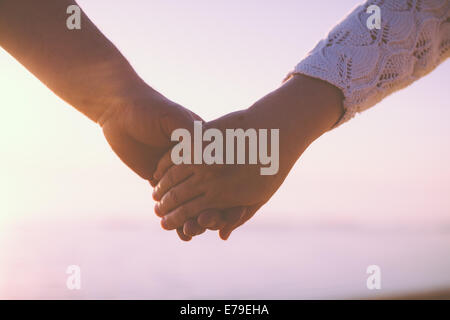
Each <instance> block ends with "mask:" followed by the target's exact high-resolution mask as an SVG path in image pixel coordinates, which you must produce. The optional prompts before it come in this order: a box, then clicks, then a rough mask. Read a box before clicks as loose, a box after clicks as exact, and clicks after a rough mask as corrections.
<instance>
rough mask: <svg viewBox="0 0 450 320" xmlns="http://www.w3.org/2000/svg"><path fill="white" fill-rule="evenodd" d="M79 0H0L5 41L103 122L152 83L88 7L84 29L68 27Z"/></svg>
mask: <svg viewBox="0 0 450 320" xmlns="http://www.w3.org/2000/svg"><path fill="white" fill-rule="evenodd" d="M74 4H76V2H75V1H73V0H40V1H35V0H20V1H17V0H3V1H0V46H2V47H3V48H4V49H5V50H6V51H8V52H9V53H10V54H11V55H12V56H14V57H15V58H16V59H17V60H18V61H19V62H20V63H21V64H22V65H24V66H25V67H26V68H27V69H28V70H29V71H30V72H32V73H33V74H34V75H35V76H36V77H37V78H39V80H41V81H42V82H43V83H44V84H45V85H47V86H48V87H49V88H50V89H51V90H52V91H53V92H54V93H56V94H57V95H58V96H59V97H61V98H62V99H64V100H65V101H67V102H68V103H69V104H71V105H72V106H74V107H75V108H76V109H78V110H79V111H81V112H82V113H84V114H85V115H86V116H88V117H89V118H90V119H92V120H94V121H98V120H99V118H100V116H101V115H102V114H103V113H104V111H105V110H107V109H108V107H109V106H111V105H117V104H120V103H121V101H120V100H121V99H122V98H123V97H124V96H125V95H131V94H132V93H134V92H135V91H136V90H146V91H147V92H148V91H149V90H150V88H149V87H148V86H146V85H145V83H144V82H143V81H142V80H141V79H140V78H139V77H138V75H137V74H136V72H134V70H133V68H132V67H131V65H130V64H129V63H128V61H127V60H126V59H125V58H124V57H123V56H122V54H121V53H120V52H119V51H118V50H117V48H116V47H115V46H114V44H112V43H111V41H109V40H108V39H107V38H106V37H105V36H104V35H103V34H102V33H101V32H100V30H98V29H97V27H96V26H95V25H94V24H93V23H92V22H91V21H90V20H89V18H88V17H87V16H86V15H85V14H84V13H83V12H82V17H81V22H82V24H81V29H80V30H69V29H68V28H67V26H66V19H67V18H68V17H69V14H67V12H66V11H67V8H68V7H69V6H70V5H74ZM154 93H155V95H156V92H154Z"/></svg>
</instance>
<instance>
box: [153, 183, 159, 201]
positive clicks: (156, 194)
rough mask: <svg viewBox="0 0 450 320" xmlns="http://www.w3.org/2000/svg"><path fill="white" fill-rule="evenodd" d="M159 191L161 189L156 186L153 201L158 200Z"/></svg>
mask: <svg viewBox="0 0 450 320" xmlns="http://www.w3.org/2000/svg"><path fill="white" fill-rule="evenodd" d="M158 191H159V188H158V186H156V187H155V189H153V193H152V197H153V200H158Z"/></svg>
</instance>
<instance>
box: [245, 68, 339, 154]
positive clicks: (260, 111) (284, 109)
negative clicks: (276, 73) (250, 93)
mask: <svg viewBox="0 0 450 320" xmlns="http://www.w3.org/2000/svg"><path fill="white" fill-rule="evenodd" d="M247 112H248V113H249V115H250V116H251V117H258V118H261V117H263V119H262V122H263V123H265V124H264V125H265V126H266V127H267V128H278V129H280V151H281V150H284V151H282V152H285V153H286V154H291V155H292V157H291V158H294V157H295V158H298V157H300V155H301V154H302V153H303V152H304V151H305V149H306V148H307V147H308V146H309V145H310V144H311V143H312V142H313V141H314V140H316V139H317V138H318V137H320V136H321V135H322V134H324V133H325V132H327V131H329V130H330V129H331V128H332V127H333V126H334V125H335V124H336V123H337V122H338V120H339V119H340V117H341V115H342V113H343V108H342V93H341V91H340V90H339V89H338V88H336V87H334V86H332V85H331V84H329V83H327V82H324V81H322V80H319V79H314V78H310V77H307V76H304V75H295V76H294V77H292V78H291V79H290V80H289V81H287V82H286V83H285V84H283V85H282V86H281V87H280V88H278V89H277V90H275V91H273V92H272V93H270V94H268V95H266V96H265V97H263V98H262V99H260V100H259V101H257V102H256V103H255V104H254V105H253V106H251V107H250V108H249V109H248V110H247ZM261 115H265V116H261Z"/></svg>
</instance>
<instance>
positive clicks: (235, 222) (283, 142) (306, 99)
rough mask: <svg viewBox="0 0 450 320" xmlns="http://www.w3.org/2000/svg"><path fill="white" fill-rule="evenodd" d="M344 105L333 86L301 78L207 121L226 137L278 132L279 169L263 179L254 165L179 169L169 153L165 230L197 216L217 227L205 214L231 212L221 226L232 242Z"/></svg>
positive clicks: (162, 194) (160, 206)
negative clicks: (237, 130)
mask: <svg viewBox="0 0 450 320" xmlns="http://www.w3.org/2000/svg"><path fill="white" fill-rule="evenodd" d="M341 101H342V96H341V93H340V91H339V90H338V89H337V88H335V87H333V86H332V85H330V84H328V83H325V82H323V81H320V80H317V79H312V78H309V77H304V76H296V77H294V79H291V80H290V81H288V82H287V83H286V84H285V85H283V86H282V87H280V88H279V89H277V90H275V91H274V92H272V93H271V94H269V95H267V96H265V97H264V98H262V99H261V100H259V101H258V102H256V103H255V104H254V105H253V106H252V107H250V108H249V109H247V110H244V111H240V112H235V113H232V114H230V115H227V116H225V117H222V118H219V119H217V120H215V121H212V122H210V123H207V124H206V127H207V128H215V129H218V130H219V131H220V132H222V133H223V136H225V131H226V129H227V128H230V129H234V128H240V129H244V131H245V130H247V129H257V130H258V129H267V130H270V129H279V137H280V140H279V151H280V156H279V170H278V172H277V173H276V174H274V175H261V172H260V166H258V165H254V164H253V165H250V164H241V165H227V164H213V165H205V164H203V165H195V164H194V165H185V164H182V165H176V166H175V165H173V163H172V160H171V156H170V153H167V154H166V155H165V156H164V157H163V158H162V159H161V161H160V163H159V164H158V168H157V170H156V172H155V175H154V177H155V179H156V180H158V185H157V186H156V188H155V190H154V194H153V196H154V198H155V200H157V201H158V203H157V204H156V206H155V212H156V213H157V214H158V215H159V216H161V217H162V218H163V219H162V225H163V227H164V228H166V229H175V228H179V227H180V226H182V225H183V223H185V221H186V220H187V219H192V218H194V217H197V221H198V222H199V224H200V225H201V226H203V227H208V228H213V227H214V226H216V224H215V221H214V219H216V218H217V217H215V216H214V215H213V214H205V213H204V211H205V210H211V209H226V208H229V210H231V212H228V213H227V214H225V215H224V216H223V217H222V221H227V223H226V224H225V225H224V226H221V227H220V236H221V238H223V239H226V238H228V236H229V235H230V233H231V231H233V230H234V229H235V228H237V227H238V226H240V225H242V224H243V223H244V222H245V221H247V220H248V219H250V218H251V217H252V216H253V215H254V214H255V212H256V211H257V210H258V209H259V208H260V207H261V206H262V205H263V204H265V203H266V202H267V201H268V200H269V199H270V198H271V196H272V195H273V194H274V193H275V191H276V190H277V189H278V188H279V187H280V185H281V184H282V182H283V181H284V179H285V178H286V176H287V174H288V173H289V171H290V169H291V168H292V166H293V165H294V163H295V162H296V160H297V159H298V158H299V157H300V156H301V154H302V153H303V152H304V150H305V149H306V148H307V147H308V146H309V145H310V144H311V143H312V142H313V141H314V140H315V139H317V138H318V137H319V136H320V135H322V134H323V133H324V132H326V131H327V130H329V129H330V128H331V127H332V126H333V125H334V124H335V123H336V122H337V121H338V119H339V117H340V116H341V114H342V106H341ZM246 148H247V152H246V154H248V146H246ZM267 149H269V148H267ZM224 151H225V153H226V152H227V150H226V149H225V148H224ZM233 208H237V209H236V210H234V211H233ZM240 208H241V209H242V208H243V210H241V209H240ZM202 212H203V213H202Z"/></svg>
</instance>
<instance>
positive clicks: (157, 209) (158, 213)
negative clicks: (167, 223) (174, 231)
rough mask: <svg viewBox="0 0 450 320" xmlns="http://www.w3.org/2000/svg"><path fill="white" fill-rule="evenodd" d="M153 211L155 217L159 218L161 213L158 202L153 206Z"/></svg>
mask: <svg viewBox="0 0 450 320" xmlns="http://www.w3.org/2000/svg"><path fill="white" fill-rule="evenodd" d="M154 210H155V213H156V215H157V216H161V211H160V209H159V202H157V203H156V204H155V208H154Z"/></svg>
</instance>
